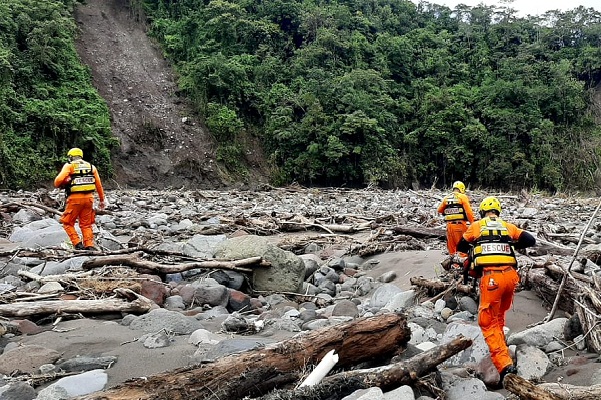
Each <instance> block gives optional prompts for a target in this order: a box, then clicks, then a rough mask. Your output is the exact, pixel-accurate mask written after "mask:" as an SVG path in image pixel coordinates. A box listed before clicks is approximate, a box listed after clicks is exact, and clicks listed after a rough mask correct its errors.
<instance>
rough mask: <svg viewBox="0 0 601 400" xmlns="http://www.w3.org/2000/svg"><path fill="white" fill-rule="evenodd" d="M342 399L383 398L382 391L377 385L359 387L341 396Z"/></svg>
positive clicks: (379, 399)
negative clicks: (367, 387)
mask: <svg viewBox="0 0 601 400" xmlns="http://www.w3.org/2000/svg"><path fill="white" fill-rule="evenodd" d="M342 400H384V393H382V389H380V388H379V387H372V388H369V389H359V390H357V391H355V392H353V393H352V394H350V395H348V396H346V397H343V398H342Z"/></svg>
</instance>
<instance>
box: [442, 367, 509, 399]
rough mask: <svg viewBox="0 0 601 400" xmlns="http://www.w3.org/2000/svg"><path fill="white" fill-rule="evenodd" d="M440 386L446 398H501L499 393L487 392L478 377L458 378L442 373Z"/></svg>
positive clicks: (502, 397)
mask: <svg viewBox="0 0 601 400" xmlns="http://www.w3.org/2000/svg"><path fill="white" fill-rule="evenodd" d="M442 376H443V379H442V387H443V389H444V390H445V393H446V395H447V397H446V398H447V400H496V399H499V400H503V399H504V398H505V397H504V396H503V395H502V394H500V393H494V392H489V391H488V390H486V386H485V385H484V383H483V382H482V381H481V380H480V379H476V378H469V379H466V378H459V377H457V376H455V375H451V374H445V373H443V374H442Z"/></svg>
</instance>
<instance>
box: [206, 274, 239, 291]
mask: <svg viewBox="0 0 601 400" xmlns="http://www.w3.org/2000/svg"><path fill="white" fill-rule="evenodd" d="M211 278H213V279H215V280H216V281H217V283H219V284H220V285H223V286H225V287H227V288H230V289H234V290H240V288H241V287H242V285H243V284H244V280H245V277H244V275H243V274H241V273H240V272H237V271H229V270H226V269H218V270H215V271H213V272H211Z"/></svg>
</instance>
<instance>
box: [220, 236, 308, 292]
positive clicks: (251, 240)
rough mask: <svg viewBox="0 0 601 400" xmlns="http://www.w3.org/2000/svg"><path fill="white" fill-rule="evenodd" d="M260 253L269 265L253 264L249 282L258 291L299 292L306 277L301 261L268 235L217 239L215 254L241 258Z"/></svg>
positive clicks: (222, 256) (223, 256) (221, 256)
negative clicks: (255, 266)
mask: <svg viewBox="0 0 601 400" xmlns="http://www.w3.org/2000/svg"><path fill="white" fill-rule="evenodd" d="M256 256H260V257H262V258H263V259H264V260H266V261H268V262H269V263H270V264H271V267H269V268H256V269H254V270H253V274H252V286H253V288H254V289H255V290H257V291H278V292H295V293H298V292H299V291H300V290H301V288H302V284H303V281H304V279H305V265H304V263H303V261H302V260H301V259H300V258H299V257H297V256H296V255H294V253H292V252H289V251H284V250H282V249H280V248H279V247H277V246H276V245H274V244H271V243H269V242H268V241H267V239H265V238H262V237H259V236H254V235H247V236H241V237H236V238H232V239H229V240H227V241H225V242H222V243H220V244H219V245H218V246H217V250H216V251H215V257H217V258H228V259H243V258H249V257H256Z"/></svg>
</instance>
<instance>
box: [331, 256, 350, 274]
mask: <svg viewBox="0 0 601 400" xmlns="http://www.w3.org/2000/svg"><path fill="white" fill-rule="evenodd" d="M345 266H346V263H345V261H344V260H343V259H342V258H333V259H331V260H330V261H328V267H330V268H332V269H334V270H335V271H342V270H343V269H344V267H345Z"/></svg>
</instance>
